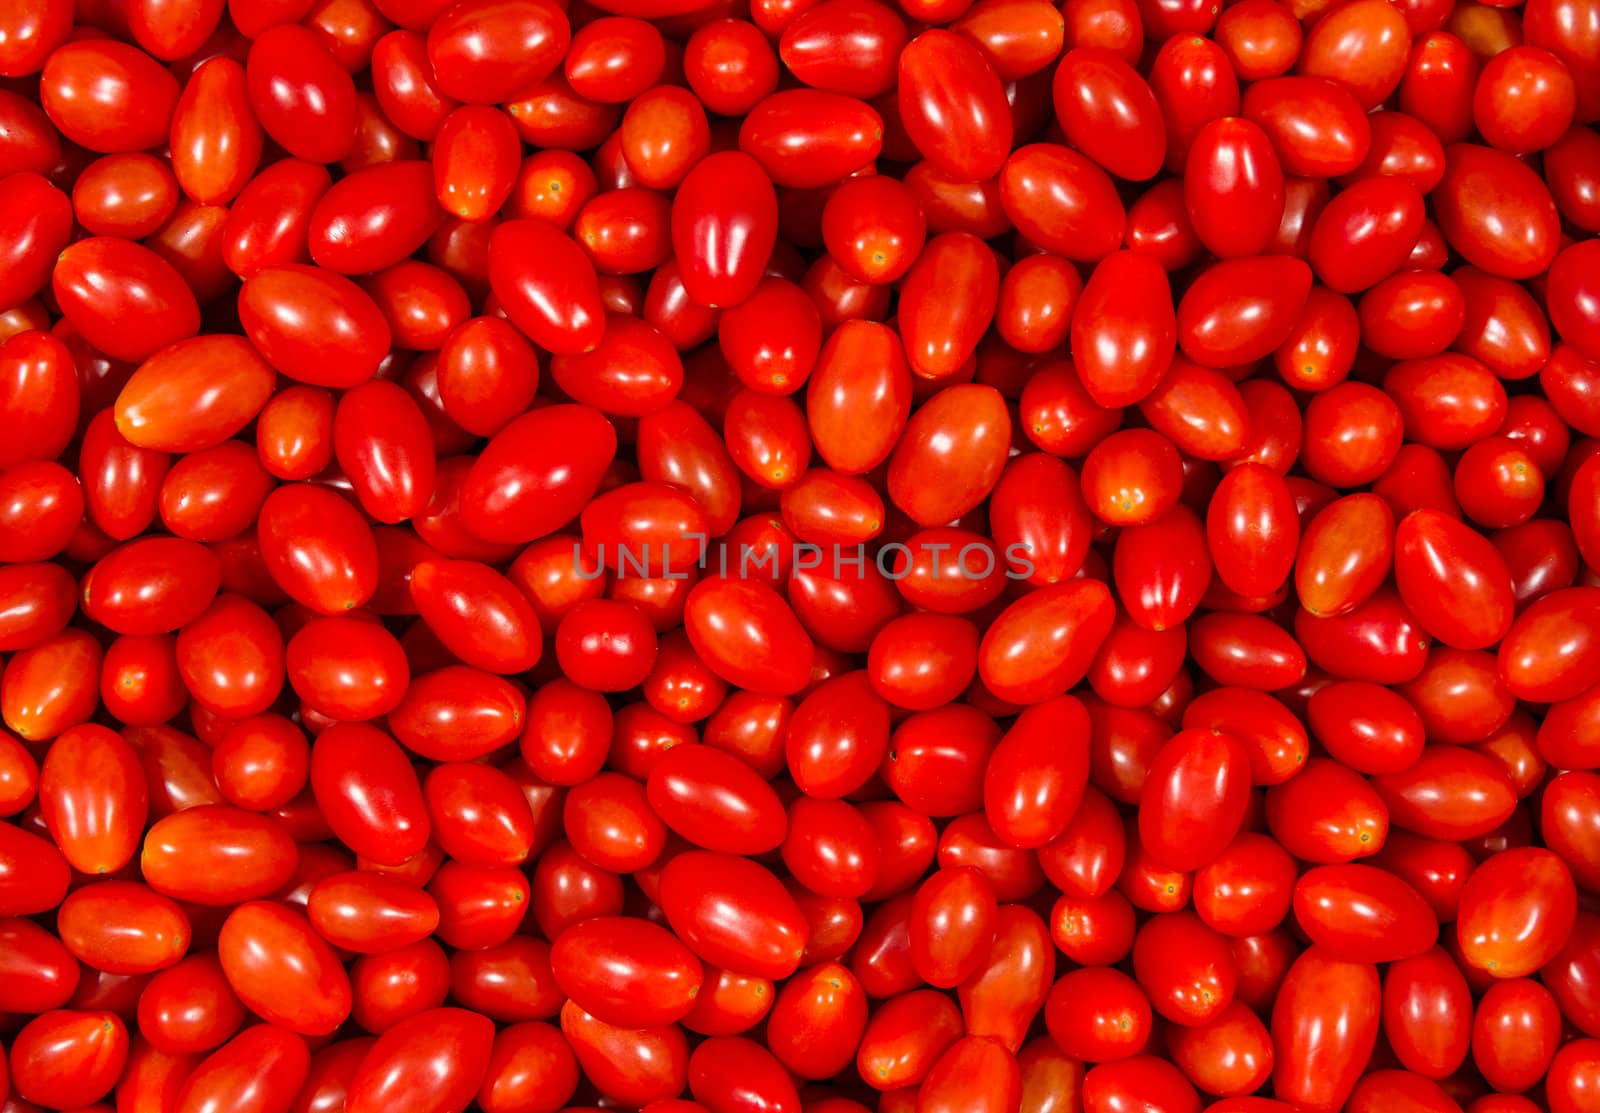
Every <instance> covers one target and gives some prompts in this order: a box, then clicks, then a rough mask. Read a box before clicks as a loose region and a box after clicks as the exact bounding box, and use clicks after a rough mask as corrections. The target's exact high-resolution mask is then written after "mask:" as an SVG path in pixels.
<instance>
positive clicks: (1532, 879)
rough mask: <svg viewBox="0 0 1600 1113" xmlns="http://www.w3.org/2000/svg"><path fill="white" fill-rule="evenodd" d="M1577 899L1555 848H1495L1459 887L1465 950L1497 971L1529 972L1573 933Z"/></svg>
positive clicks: (1473, 959)
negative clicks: (1513, 879)
mask: <svg viewBox="0 0 1600 1113" xmlns="http://www.w3.org/2000/svg"><path fill="white" fill-rule="evenodd" d="M1512 878H1515V879H1516V880H1515V881H1512V880H1510V879H1512ZM1576 899H1577V898H1576V890H1575V888H1574V885H1573V881H1572V874H1571V871H1570V870H1569V869H1568V868H1567V865H1566V863H1565V862H1563V861H1562V860H1561V859H1560V857H1559V856H1557V855H1556V854H1554V853H1553V852H1551V851H1549V850H1545V849H1542V848H1533V847H1524V848H1520V849H1514V850H1507V851H1505V852H1504V853H1501V854H1497V855H1495V856H1494V857H1493V858H1491V859H1489V860H1488V861H1487V862H1485V863H1483V864H1482V865H1480V866H1479V867H1478V870H1477V871H1476V872H1475V873H1474V874H1473V875H1472V876H1471V877H1470V878H1468V880H1467V885H1466V887H1465V888H1464V889H1463V890H1462V892H1461V913H1460V916H1459V917H1458V919H1457V921H1456V935H1457V939H1458V940H1459V941H1460V945H1461V951H1462V954H1463V956H1464V957H1465V958H1466V960H1467V961H1468V962H1469V963H1471V964H1472V965H1473V966H1475V967H1477V968H1479V969H1481V970H1487V971H1488V972H1489V973H1490V974H1492V975H1493V976H1494V977H1497V978H1517V977H1523V976H1526V975H1528V974H1530V973H1532V972H1533V971H1534V970H1536V969H1538V968H1539V967H1542V966H1544V965H1545V964H1546V963H1548V962H1549V961H1550V960H1551V959H1552V958H1554V957H1555V954H1556V953H1557V951H1559V949H1560V947H1561V945H1562V944H1563V943H1564V942H1565V940H1566V939H1567V937H1568V936H1569V935H1570V934H1571V932H1572V925H1573V924H1574V922H1575V921H1576V918H1577V903H1576Z"/></svg>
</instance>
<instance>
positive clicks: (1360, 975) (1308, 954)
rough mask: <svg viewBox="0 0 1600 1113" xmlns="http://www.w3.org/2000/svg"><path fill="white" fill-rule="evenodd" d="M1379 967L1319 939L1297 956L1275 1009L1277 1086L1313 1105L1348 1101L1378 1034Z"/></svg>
mask: <svg viewBox="0 0 1600 1113" xmlns="http://www.w3.org/2000/svg"><path fill="white" fill-rule="evenodd" d="M1380 1013H1381V999H1380V992H1379V983H1378V973H1377V969H1376V968H1375V967H1373V966H1371V965H1367V964H1363V963H1350V962H1343V961H1340V960H1338V959H1335V958H1333V957H1332V956H1331V955H1328V954H1326V953H1324V952H1323V951H1322V950H1321V949H1320V948H1317V947H1312V948H1311V949H1310V950H1307V951H1305V952H1304V953H1302V954H1301V956H1300V957H1299V958H1298V959H1296V960H1295V962H1294V965H1293V966H1291V967H1290V969H1289V973H1288V976H1287V977H1286V978H1285V979H1284V983H1283V988H1282V989H1281V990H1280V991H1279V994H1278V999H1277V1003H1276V1004H1275V1005H1274V1006H1273V1010H1272V1032H1273V1042H1274V1044H1275V1046H1276V1048H1277V1053H1278V1057H1277V1061H1276V1065H1275V1067H1274V1070H1273V1088H1274V1091H1275V1092H1276V1093H1277V1094H1279V1095H1280V1096H1281V1097H1283V1098H1285V1099H1287V1100H1290V1101H1293V1102H1295V1103H1296V1104H1298V1105H1302V1106H1304V1107H1306V1108H1309V1109H1322V1110H1334V1109H1338V1108H1339V1107H1340V1106H1342V1105H1343V1103H1344V1101H1345V1099H1346V1098H1347V1097H1348V1096H1349V1093H1350V1091H1351V1090H1352V1089H1354V1088H1355V1084H1356V1080H1357V1079H1358V1078H1359V1077H1360V1075H1361V1071H1362V1069H1363V1068H1364V1067H1365V1066H1366V1061H1367V1057H1368V1056H1369V1055H1370V1054H1371V1053H1372V1048H1373V1046H1374V1044H1375V1043H1376V1042H1377V1037H1378V1027H1379V1021H1380Z"/></svg>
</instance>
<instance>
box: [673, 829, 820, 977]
mask: <svg viewBox="0 0 1600 1113" xmlns="http://www.w3.org/2000/svg"><path fill="white" fill-rule="evenodd" d="M660 895H661V900H662V905H663V910H664V911H665V912H666V914H667V920H668V923H670V924H672V926H673V928H674V931H675V932H676V933H677V934H678V936H679V937H680V938H681V939H683V940H684V942H685V943H687V944H688V945H689V947H690V949H691V950H693V951H694V952H695V953H696V954H697V955H698V956H699V957H700V958H701V959H702V960H703V961H705V962H708V963H711V964H713V965H715V966H718V967H720V968H722V969H727V970H732V971H735V972H740V973H746V974H751V975H757V976H762V977H773V978H781V977H787V976H788V975H789V974H790V973H793V971H794V970H795V969H796V967H797V966H798V965H799V962H800V955H801V953H802V951H803V950H804V947H805V939H806V928H805V925H804V921H803V920H802V919H801V918H800V915H799V909H798V908H797V907H796V906H795V903H794V900H793V898H792V897H790V896H789V894H788V893H787V892H786V891H785V890H784V889H783V888H782V886H781V885H779V883H778V881H777V879H776V878H774V877H773V876H772V874H771V873H770V872H769V871H767V870H766V869H765V868H763V867H762V866H760V865H757V864H756V863H754V862H750V861H748V860H747V859H740V858H734V857H732V856H729V855H726V854H716V853H711V852H709V851H688V852H686V853H683V854H680V855H678V856H677V857H675V858H673V859H672V860H671V861H670V862H668V863H667V866H666V869H665V870H664V871H663V873H662V876H661V894H660Z"/></svg>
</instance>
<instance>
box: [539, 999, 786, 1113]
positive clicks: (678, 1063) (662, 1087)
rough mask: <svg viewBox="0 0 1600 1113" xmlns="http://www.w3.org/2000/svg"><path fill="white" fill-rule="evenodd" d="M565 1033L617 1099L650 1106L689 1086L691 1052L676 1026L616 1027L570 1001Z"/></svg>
mask: <svg viewBox="0 0 1600 1113" xmlns="http://www.w3.org/2000/svg"><path fill="white" fill-rule="evenodd" d="M561 1032H562V1034H563V1035H564V1036H566V1038H567V1042H568V1043H569V1044H570V1045H571V1046H572V1050H573V1053H574V1054H575V1055H576V1056H577V1059H578V1065H579V1067H581V1068H582V1070H583V1073H584V1074H585V1075H586V1076H587V1077H588V1078H589V1079H590V1080H591V1081H592V1082H593V1083H594V1084H595V1087H596V1089H598V1090H600V1092H601V1093H603V1094H607V1095H609V1096H611V1097H612V1098H613V1099H615V1100H619V1101H626V1102H628V1103H629V1104H642V1105H648V1104H649V1103H651V1102H653V1101H664V1100H667V1099H669V1098H672V1097H675V1096H676V1095H678V1094H680V1093H682V1092H683V1089H684V1087H685V1086H686V1085H687V1084H688V1080H689V1079H688V1075H689V1068H688V1060H689V1049H688V1046H687V1043H686V1041H685V1040H684V1036H683V1031H682V1029H680V1028H678V1027H677V1026H676V1025H656V1026H654V1027H650V1028H643V1029H626V1028H614V1027H612V1026H611V1025H608V1024H606V1023H604V1022H603V1021H600V1020H596V1019H595V1018H594V1017H592V1016H590V1015H589V1014H588V1013H585V1012H584V1011H583V1010H582V1009H581V1008H579V1007H578V1005H577V1004H576V1003H574V1002H572V1001H568V1002H567V1003H566V1004H565V1005H563V1006H562V1007H561ZM742 1042H748V1041H742ZM702 1046H704V1045H702ZM752 1046H753V1045H752ZM697 1050H698V1049H697ZM756 1050H757V1051H760V1050H761V1049H760V1048H756Z"/></svg>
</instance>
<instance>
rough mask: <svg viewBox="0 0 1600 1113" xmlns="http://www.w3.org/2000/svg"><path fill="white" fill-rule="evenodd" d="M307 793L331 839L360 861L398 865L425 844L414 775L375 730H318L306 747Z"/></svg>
mask: <svg viewBox="0 0 1600 1113" xmlns="http://www.w3.org/2000/svg"><path fill="white" fill-rule="evenodd" d="M311 788H312V791H313V793H314V794H315V796H316V799H317V803H318V805H319V806H320V807H321V808H322V810H323V813H324V815H325V816H326V817H327V820H328V824H329V826H330V827H332V828H333V830H334V832H335V834H336V835H337V836H338V837H339V839H340V840H341V841H343V842H344V843H345V844H346V845H348V846H349V847H350V848H351V849H352V850H355V851H356V852H357V853H359V854H361V855H362V856H364V857H367V858H371V859H373V860H375V861H378V862H381V863H384V864H388V865H399V864H401V863H402V862H404V861H405V860H406V859H408V858H410V857H411V856H412V855H413V854H416V853H418V852H419V851H420V850H421V849H422V848H423V846H424V845H426V843H427V841H428V835H429V833H430V830H431V828H430V824H429V821H428V811H427V805H426V803H425V802H424V800H423V796H422V788H421V785H420V784H419V783H418V781H417V774H416V772H415V770H413V769H412V767H411V764H410V762H408V761H407V760H406V757H405V754H404V752H403V751H402V750H401V749H400V747H399V746H398V745H397V744H396V743H395V741H394V740H393V739H392V738H390V737H389V736H387V735H386V734H384V733H383V732H382V731H380V730H378V729H377V728H376V727H372V726H368V725H366V724H357V723H351V724H344V725H339V726H333V727H330V728H328V729H327V730H326V731H324V732H323V733H322V734H321V736H319V737H318V739H317V742H316V745H315V746H314V747H312V753H311Z"/></svg>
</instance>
